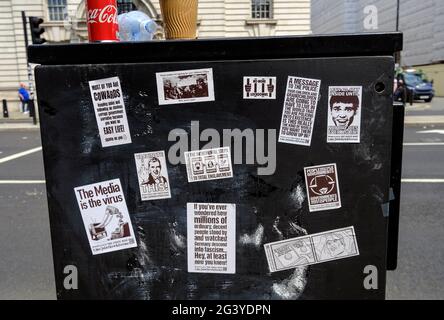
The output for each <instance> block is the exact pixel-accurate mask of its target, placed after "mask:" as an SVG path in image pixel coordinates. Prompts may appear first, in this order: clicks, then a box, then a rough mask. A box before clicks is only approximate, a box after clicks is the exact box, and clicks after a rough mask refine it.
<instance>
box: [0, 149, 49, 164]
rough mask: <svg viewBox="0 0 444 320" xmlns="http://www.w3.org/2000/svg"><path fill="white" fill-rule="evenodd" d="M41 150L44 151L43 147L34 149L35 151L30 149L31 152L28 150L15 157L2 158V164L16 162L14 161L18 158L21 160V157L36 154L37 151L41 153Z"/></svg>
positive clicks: (0, 160)
mask: <svg viewBox="0 0 444 320" xmlns="http://www.w3.org/2000/svg"><path fill="white" fill-rule="evenodd" d="M40 150H42V147H37V148H34V149H29V150H26V151H23V152H19V153H16V154H13V155H10V156H7V157H4V158H1V159H0V163H5V162H7V161H11V160H14V159H17V158H20V157H24V156H27V155H28V154H31V153H34V152H37V151H40Z"/></svg>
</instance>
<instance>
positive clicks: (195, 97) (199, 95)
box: [156, 68, 214, 105]
mask: <svg viewBox="0 0 444 320" xmlns="http://www.w3.org/2000/svg"><path fill="white" fill-rule="evenodd" d="M156 81H157V95H158V99H159V105H168V104H179V103H195V102H205V101H214V82H213V69H211V68H209V69H195V70H181V71H169V72H159V73H156Z"/></svg>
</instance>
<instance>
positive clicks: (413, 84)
mask: <svg viewBox="0 0 444 320" xmlns="http://www.w3.org/2000/svg"><path fill="white" fill-rule="evenodd" d="M396 78H397V80H398V85H399V83H401V84H402V85H403V86H400V87H401V90H406V92H405V94H406V99H407V101H409V100H410V99H411V98H412V96H413V100H424V101H425V102H431V101H432V99H433V97H434V96H435V89H433V83H432V82H430V81H428V80H427V79H425V78H424V76H423V74H422V73H421V72H419V71H417V70H415V69H407V70H404V71H402V72H399V73H398V74H397V76H396ZM402 87H404V88H402ZM402 96H403V94H402V93H400V92H398V94H395V99H396V100H400V99H401V97H402Z"/></svg>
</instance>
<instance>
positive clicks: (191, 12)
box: [160, 0, 198, 39]
mask: <svg viewBox="0 0 444 320" xmlns="http://www.w3.org/2000/svg"><path fill="white" fill-rule="evenodd" d="M197 2H198V0H160V10H161V12H162V17H163V22H164V29H165V37H166V38H167V39H196V30H197Z"/></svg>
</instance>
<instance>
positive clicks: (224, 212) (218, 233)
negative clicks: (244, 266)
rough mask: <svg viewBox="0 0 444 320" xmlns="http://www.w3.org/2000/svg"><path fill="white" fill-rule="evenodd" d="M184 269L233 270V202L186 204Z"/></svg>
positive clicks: (234, 231) (203, 270) (234, 257)
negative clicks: (186, 263) (186, 256)
mask: <svg viewBox="0 0 444 320" xmlns="http://www.w3.org/2000/svg"><path fill="white" fill-rule="evenodd" d="M187 235H188V236H187V238H188V241H187V244H188V272H199V273H235V272H236V205H235V204H232V203H187Z"/></svg>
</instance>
